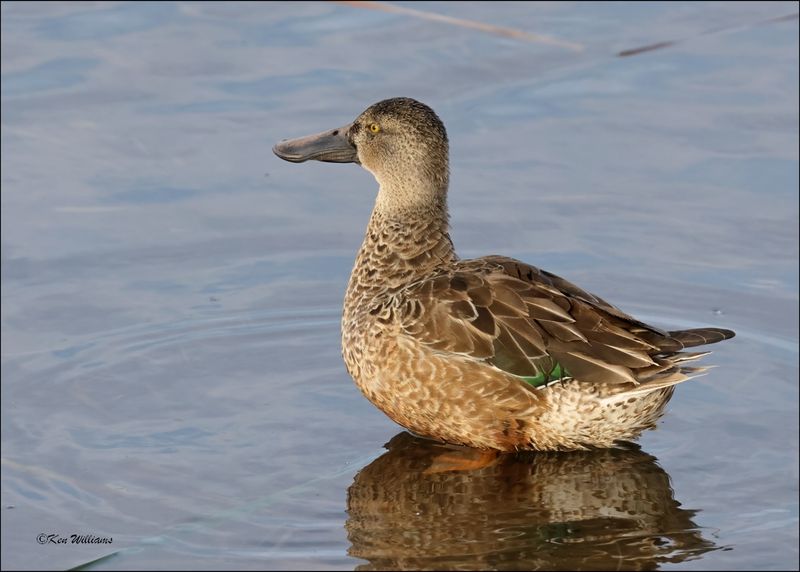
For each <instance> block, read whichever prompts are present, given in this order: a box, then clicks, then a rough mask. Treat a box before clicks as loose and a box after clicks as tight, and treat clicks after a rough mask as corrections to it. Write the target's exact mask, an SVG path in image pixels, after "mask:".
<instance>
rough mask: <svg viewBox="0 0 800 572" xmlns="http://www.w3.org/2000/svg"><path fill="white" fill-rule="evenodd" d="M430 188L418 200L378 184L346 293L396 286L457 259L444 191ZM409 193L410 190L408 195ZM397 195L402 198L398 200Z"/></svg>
mask: <svg viewBox="0 0 800 572" xmlns="http://www.w3.org/2000/svg"><path fill="white" fill-rule="evenodd" d="M442 182H443V183H444V184H445V186H444V188H439V189H431V193H432V194H431V195H429V196H425V195H424V193H425V191H424V190H421V189H418V193H417V194H416V195H415V198H417V199H423V200H416V201H414V200H402V199H403V198H404V197H403V195H401V194H399V193H396V192H392V189H389V188H386V187H385V186H384V185H381V190H380V192H379V193H378V198H377V199H376V201H375V208H374V210H373V211H372V216H371V217H370V221H369V225H368V226H367V232H366V235H365V236H364V242H363V244H362V245H361V250H359V252H358V256H357V258H356V262H355V266H354V268H353V273H352V274H351V276H350V285H349V287H348V298H350V299H353V297H355V296H357V295H358V297H359V298H361V297H362V296H365V295H366V296H375V295H378V294H380V292H389V293H391V292H392V291H396V290H397V289H399V288H402V287H403V286H405V285H406V284H408V283H410V282H413V281H414V280H416V279H418V278H422V277H424V276H427V275H429V274H431V273H432V272H435V271H436V269H437V268H443V267H446V266H448V265H450V264H452V263H453V262H454V261H455V260H456V259H457V258H456V254H455V251H454V249H453V243H452V241H451V240H450V235H449V233H448V230H449V223H448V213H447V191H446V188H447V187H446V180H445V181H442ZM407 196H408V195H407ZM398 199H400V200H398Z"/></svg>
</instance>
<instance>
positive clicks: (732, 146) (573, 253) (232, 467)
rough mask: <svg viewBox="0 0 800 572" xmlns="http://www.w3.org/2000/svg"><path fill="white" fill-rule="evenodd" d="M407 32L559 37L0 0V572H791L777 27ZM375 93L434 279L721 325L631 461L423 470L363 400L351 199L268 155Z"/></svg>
mask: <svg viewBox="0 0 800 572" xmlns="http://www.w3.org/2000/svg"><path fill="white" fill-rule="evenodd" d="M413 8H415V9H417V10H424V11H428V12H434V13H438V14H445V15H449V16H453V17H456V18H461V19H464V20H470V21H474V22H481V23H489V24H492V25H494V26H496V27H506V28H509V27H510V28H514V29H517V30H524V31H526V32H529V33H536V34H540V35H546V36H549V37H550V39H554V40H555V41H547V38H545V39H544V40H543V39H542V38H541V37H534V36H531V35H528V36H525V37H522V38H520V37H509V36H508V34H506V35H503V32H502V31H497V30H494V31H491V30H490V31H487V30H479V29H475V28H469V27H467V24H465V23H464V22H460V23H448V22H442V21H432V20H428V19H424V18H420V17H418V16H417V15H411V14H397V13H389V12H386V11H382V10H368V9H364V8H363V7H362V8H359V7H353V6H348V5H339V4H333V3H302V4H273V3H269V4H251V3H246V4H229V3H225V4H222V3H196V4H195V3H182V4H172V3H153V4H149V3H136V4H107V3H81V4H66V3H63V4H40V3H19V4H18V3H3V4H2V104H3V105H2V249H1V251H0V254H1V255H2V457H3V459H2V460H3V465H2V505H1V507H0V514H1V515H2V567H3V568H4V569H9V568H26V569H38V568H60V569H63V568H69V567H72V566H76V565H80V564H83V563H87V562H90V561H93V560H95V559H98V558H103V559H102V560H100V561H98V562H96V563H95V564H93V566H94V567H96V568H102V569H126V568H137V569H148V568H149V569H175V568H186V567H194V568H227V569H255V568H267V569H304V568H314V569H353V568H359V569H386V568H396V569H401V568H419V567H423V568H458V569H471V568H478V569H482V568H495V569H520V568H545V569H558V568H560V569H608V568H612V569H654V568H665V569H670V568H673V569H677V568H680V569H748V568H755V567H757V568H759V569H781V568H797V567H798V549H797V541H798V469H797V467H798V294H797V292H798V262H797V261H798V103H797V102H798V56H797V53H798V20H797V15H796V13H797V5H796V3H733V4H728V5H726V4H717V3H708V4H694V3H693V4H682V3H669V4H646V5H631V4H627V3H626V4H624V5H617V4H601V3H598V4H595V3H592V4H581V5H577V4H543V3H537V4H523V3H520V4H517V3H510V4H502V5H498V4H495V3H492V4H491V5H488V4H482V3H466V4H455V3H453V4H450V3H431V4H414V6H413ZM648 47H649V48H652V49H647V50H644V49H643V48H648ZM620 54H621V55H620ZM396 95H408V96H412V97H416V98H418V99H420V100H422V101H425V102H427V103H429V104H430V105H431V106H432V107H434V109H436V110H437V112H438V113H439V114H440V116H441V117H442V118H443V119H444V121H445V123H446V125H447V127H448V131H449V134H450V139H451V154H452V159H451V170H452V192H451V196H450V203H451V211H452V222H453V238H454V241H455V243H456V246H457V248H458V249H459V252H460V253H461V254H462V255H463V256H465V257H468V256H478V255H484V254H490V253H502V254H507V255H511V256H515V257H518V258H521V259H523V260H525V261H527V262H530V263H532V264H535V265H538V266H541V267H543V268H546V269H548V270H550V271H552V272H555V273H557V274H560V275H562V276H565V277H567V278H569V279H570V280H572V281H574V282H576V283H578V284H579V285H581V286H582V287H584V288H586V289H588V290H590V291H593V292H596V293H597V294H599V295H601V296H603V297H605V298H607V299H609V300H611V301H612V302H614V303H615V304H617V305H619V306H620V307H621V308H623V309H624V310H626V311H629V312H631V313H634V314H636V315H637V316H638V317H640V318H642V319H645V320H647V321H650V322H653V323H655V324H656V325H660V326H664V327H672V328H678V327H690V326H695V325H716V326H720V327H727V328H732V329H734V330H736V331H737V337H736V338H735V339H733V340H731V341H729V342H726V343H724V344H720V345H718V346H714V348H713V349H714V353H713V355H712V356H710V358H706V362H708V363H714V364H715V365H717V366H718V367H717V368H716V369H713V370H711V371H710V372H709V373H708V375H706V376H705V377H703V378H700V379H698V380H695V381H693V382H691V383H687V384H684V385H682V386H680V387H679V388H678V390H677V391H676V394H675V397H674V398H673V400H672V402H671V403H670V405H669V407H668V412H667V415H666V416H665V417H664V418H663V420H662V421H661V423H660V425H659V428H658V429H657V430H656V431H651V432H648V433H647V434H645V435H644V436H643V437H642V438H641V439H640V440H639V443H638V445H639V446H640V447H641V449H639V448H638V447H629V448H627V449H621V450H615V451H599V452H594V453H581V454H575V455H521V456H517V457H506V458H504V459H502V460H501V461H500V462H499V463H497V464H494V465H492V466H489V467H486V468H484V469H480V470H478V471H472V472H457V473H453V472H442V471H437V470H436V467H437V464H436V463H437V458H439V456H440V455H441V454H443V453H448V452H449V451H448V450H446V449H444V448H443V447H441V446H439V445H436V444H432V443H428V442H422V441H418V440H416V439H414V438H412V437H411V436H409V435H407V434H405V433H402V432H401V431H400V428H399V427H397V426H396V425H394V424H393V423H392V422H391V421H389V420H388V419H387V418H386V417H385V416H383V414H381V413H380V412H379V411H377V410H376V409H374V408H373V407H372V406H371V405H370V404H369V403H368V402H367V401H366V400H365V399H364V398H363V397H361V395H360V394H359V393H358V391H357V389H356V388H355V387H354V385H353V384H352V382H351V381H350V379H349V377H348V376H347V373H346V372H345V370H344V367H343V365H342V362H341V357H340V348H339V326H338V321H339V315H340V310H341V299H342V295H343V292H344V288H345V285H346V281H347V277H348V274H349V270H350V267H351V265H352V260H353V257H354V254H355V251H356V249H357V248H358V245H359V244H360V241H361V237H362V232H363V228H364V227H365V225H366V221H367V218H368V216H369V211H370V208H371V202H372V199H373V196H374V193H375V184H374V182H373V180H372V179H371V177H370V176H369V174H368V173H366V172H364V171H362V170H360V169H358V168H356V167H354V166H343V165H326V164H304V165H300V166H298V165H291V164H288V163H283V162H281V161H279V160H278V159H276V158H275V157H273V156H272V153H271V152H270V148H271V146H272V144H273V143H274V142H276V141H278V140H280V139H282V138H284V137H292V136H297V135H302V134H306V133H311V132H315V131H319V130H321V129H325V128H329V127H335V126H338V125H341V124H344V123H346V122H348V121H350V120H351V119H352V118H353V117H354V116H355V115H356V114H357V113H359V112H360V111H361V110H362V109H363V108H364V107H366V106H367V105H368V104H370V103H372V102H374V101H376V100H378V99H381V98H383V97H391V96H396ZM384 443H387V445H386V448H384ZM450 453H452V452H450ZM460 454H466V453H460ZM41 533H45V534H58V535H60V536H61V537H67V538H68V537H69V535H71V534H83V535H89V534H91V535H94V536H96V537H110V538H112V540H113V542H112V543H110V544H79V545H75V544H67V545H58V544H49V543H48V544H45V545H40V544H38V543H37V537H38V535H39V534H41ZM104 557H105V558H104Z"/></svg>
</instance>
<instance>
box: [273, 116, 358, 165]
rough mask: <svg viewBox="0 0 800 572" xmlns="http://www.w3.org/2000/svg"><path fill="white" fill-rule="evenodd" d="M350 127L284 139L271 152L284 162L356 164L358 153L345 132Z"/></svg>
mask: <svg viewBox="0 0 800 572" xmlns="http://www.w3.org/2000/svg"><path fill="white" fill-rule="evenodd" d="M349 129H350V125H345V126H344V127H340V128H338V129H331V130H330V131H323V132H322V133H317V134H315V135H306V136H305V137H298V138H297V139H285V140H283V141H281V142H280V143H278V144H277V145H275V146H274V147H273V148H272V152H273V153H275V154H276V155H277V156H278V157H280V158H281V159H283V160H285V161H291V162H292V163H302V162H303V161H311V160H314V161H325V162H326V163H358V152H357V151H356V147H355V145H353V144H352V143H351V142H350V139H348V137H347V132H348V130H349Z"/></svg>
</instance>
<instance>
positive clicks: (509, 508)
mask: <svg viewBox="0 0 800 572" xmlns="http://www.w3.org/2000/svg"><path fill="white" fill-rule="evenodd" d="M386 447H387V449H388V450H389V451H388V452H387V453H385V454H384V455H382V456H381V457H379V458H378V459H376V460H375V461H373V462H372V463H370V464H369V465H367V466H366V467H364V469H362V470H361V472H359V473H358V474H357V475H356V477H355V479H354V481H353V484H352V485H351V486H350V489H349V491H348V498H347V510H348V514H349V518H348V519H347V525H346V527H347V533H348V538H349V540H350V543H351V547H350V550H349V553H350V555H351V556H355V557H357V558H361V559H364V560H367V562H368V563H366V564H363V565H361V566H359V567H358V568H357V569H358V570H384V569H394V570H404V569H431V568H433V569H459V570H464V569H548V570H550V569H564V570H588V569H592V570H621V569H627V570H630V569H633V570H652V569H656V568H658V566H659V564H661V563H667V562H670V563H674V562H682V561H684V560H687V559H691V558H696V557H698V556H700V555H701V554H703V553H705V552H708V551H709V550H713V549H714V548H715V545H714V543H713V542H711V541H709V540H707V539H705V538H703V536H702V535H701V532H700V530H699V529H698V528H697V526H696V525H695V524H694V523H693V522H692V516H693V515H694V512H693V511H690V510H683V509H681V508H680V503H678V502H677V501H676V500H675V499H674V498H673V496H672V489H671V488H670V485H669V476H668V475H667V473H665V472H664V470H663V469H661V467H659V466H658V465H657V464H656V459H655V457H653V456H651V455H648V454H647V453H644V452H642V451H641V450H639V449H638V448H637V447H636V446H635V445H631V446H629V447H628V448H626V449H613V450H599V451H590V452H584V453H529V454H524V455H522V454H520V455H506V456H502V457H500V458H499V459H497V460H496V461H495V462H494V463H492V464H489V465H487V466H484V467H483V468H480V469H476V470H458V471H452V470H451V471H448V470H446V467H447V466H448V465H447V463H452V460H453V456H454V455H460V454H464V455H468V454H470V453H469V451H463V452H462V451H460V450H456V449H454V448H449V447H446V446H443V445H440V444H437V443H433V442H431V441H425V440H422V439H417V438H416V437H413V436H411V435H409V434H408V433H400V434H399V435H397V436H395V437H394V438H393V439H392V440H391V441H390V442H389V443H388V444H387V445H386ZM442 458H446V459H447V463H445V464H442V462H441V459H442Z"/></svg>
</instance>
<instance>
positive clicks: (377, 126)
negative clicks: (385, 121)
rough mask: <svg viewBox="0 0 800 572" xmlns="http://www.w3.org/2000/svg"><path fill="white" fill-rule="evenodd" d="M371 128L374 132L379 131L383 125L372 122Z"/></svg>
mask: <svg viewBox="0 0 800 572" xmlns="http://www.w3.org/2000/svg"><path fill="white" fill-rule="evenodd" d="M369 130H370V131H372V132H373V133H377V132H378V131H380V130H381V127H380V125H378V124H377V123H370V124H369Z"/></svg>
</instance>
